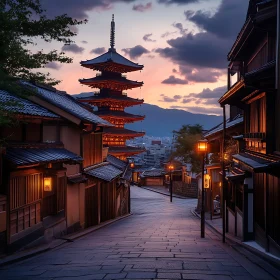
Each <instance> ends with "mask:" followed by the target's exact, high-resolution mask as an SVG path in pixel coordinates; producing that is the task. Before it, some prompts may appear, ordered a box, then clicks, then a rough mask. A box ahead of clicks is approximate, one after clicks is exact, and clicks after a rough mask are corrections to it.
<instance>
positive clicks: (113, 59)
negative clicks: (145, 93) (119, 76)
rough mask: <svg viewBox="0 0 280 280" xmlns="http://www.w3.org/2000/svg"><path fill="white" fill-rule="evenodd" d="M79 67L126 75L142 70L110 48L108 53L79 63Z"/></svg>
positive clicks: (140, 66) (136, 64) (139, 66)
mask: <svg viewBox="0 0 280 280" xmlns="http://www.w3.org/2000/svg"><path fill="white" fill-rule="evenodd" d="M80 63H81V66H83V67H86V68H90V69H93V70H97V71H109V72H117V73H126V72H132V71H138V70H142V69H143V67H144V66H143V65H140V64H138V63H134V62H132V61H130V60H128V59H127V58H125V57H123V56H122V55H120V54H119V53H117V52H116V51H115V49H112V48H110V49H109V51H108V52H106V53H104V54H102V55H100V56H98V57H96V58H93V59H90V60H86V61H81V62H80Z"/></svg>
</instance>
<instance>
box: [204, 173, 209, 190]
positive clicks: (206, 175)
mask: <svg viewBox="0 0 280 280" xmlns="http://www.w3.org/2000/svg"><path fill="white" fill-rule="evenodd" d="M209 188H210V175H209V174H205V175H204V189H209Z"/></svg>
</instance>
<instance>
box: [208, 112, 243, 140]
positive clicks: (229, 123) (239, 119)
mask: <svg viewBox="0 0 280 280" xmlns="http://www.w3.org/2000/svg"><path fill="white" fill-rule="evenodd" d="M242 122H243V116H239V117H237V118H236V119H235V120H233V121H229V119H228V120H227V122H226V128H230V127H234V126H235V125H238V124H241V123H242ZM222 130H223V123H221V124H219V125H217V126H215V127H214V128H212V129H210V130H208V131H207V132H206V133H205V134H204V137H209V136H211V135H213V134H215V133H217V132H220V131H222Z"/></svg>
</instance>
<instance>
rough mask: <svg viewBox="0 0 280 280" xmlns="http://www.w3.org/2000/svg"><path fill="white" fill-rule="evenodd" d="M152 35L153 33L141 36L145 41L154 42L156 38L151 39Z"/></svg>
mask: <svg viewBox="0 0 280 280" xmlns="http://www.w3.org/2000/svg"><path fill="white" fill-rule="evenodd" d="M152 35H153V33H149V34H145V35H144V36H143V40H144V41H146V42H156V40H153V39H151V36H152Z"/></svg>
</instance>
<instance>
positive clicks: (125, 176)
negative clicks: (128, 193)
mask: <svg viewBox="0 0 280 280" xmlns="http://www.w3.org/2000/svg"><path fill="white" fill-rule="evenodd" d="M131 176H132V170H131V169H130V168H127V169H126V170H125V172H124V173H123V175H122V178H123V179H125V180H126V181H130V179H131Z"/></svg>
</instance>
